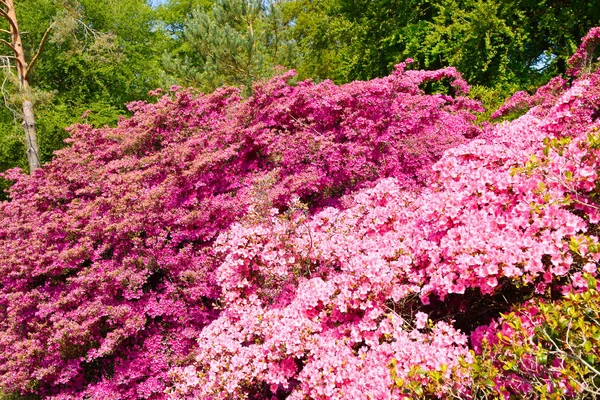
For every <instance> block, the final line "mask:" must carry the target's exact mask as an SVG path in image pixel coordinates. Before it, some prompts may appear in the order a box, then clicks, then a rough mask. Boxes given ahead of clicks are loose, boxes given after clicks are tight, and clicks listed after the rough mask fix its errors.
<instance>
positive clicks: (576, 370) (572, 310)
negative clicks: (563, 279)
mask: <svg viewBox="0 0 600 400" xmlns="http://www.w3.org/2000/svg"><path fill="white" fill-rule="evenodd" d="M586 279H587V282H586ZM573 284H574V286H576V289H575V291H571V292H569V293H568V294H567V295H566V296H565V298H563V299H561V300H559V301H556V302H546V301H541V300H539V299H535V300H534V301H531V302H528V303H526V304H523V305H522V306H519V307H518V308H516V310H514V311H512V312H511V313H509V314H507V315H503V316H502V317H501V318H500V319H499V320H498V321H494V322H492V323H491V324H490V325H487V326H481V327H480V328H478V329H477V330H476V331H475V332H473V334H472V335H471V340H472V342H473V347H474V349H475V351H476V353H477V356H476V358H475V363H474V365H473V367H471V369H472V370H473V372H474V373H473V374H472V376H473V380H474V382H473V385H472V389H471V390H472V391H473V393H474V394H477V395H478V396H480V397H484V396H485V395H488V396H503V397H507V396H509V395H513V396H519V397H522V398H524V397H529V398H538V397H541V398H573V397H577V395H579V396H580V397H586V396H587V397H589V398H593V397H596V396H598V394H599V393H600V298H599V297H598V291H597V289H596V285H597V283H596V280H595V279H594V278H592V277H591V276H590V275H587V274H584V275H583V276H581V273H578V274H577V275H576V276H574V279H573ZM588 286H589V287H588Z"/></svg>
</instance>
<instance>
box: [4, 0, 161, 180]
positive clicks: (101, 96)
mask: <svg viewBox="0 0 600 400" xmlns="http://www.w3.org/2000/svg"><path fill="white" fill-rule="evenodd" d="M14 4H15V8H16V13H17V16H18V19H19V28H20V29H21V31H24V32H25V33H23V34H22V45H23V52H24V54H25V57H26V59H27V60H29V59H31V58H32V57H33V56H34V55H35V54H36V52H37V50H38V46H39V43H40V41H41V40H42V37H43V36H44V33H45V31H46V29H47V27H49V26H53V29H52V31H51V32H50V33H49V34H48V35H47V38H46V41H45V46H44V48H43V51H42V53H41V54H40V56H39V57H38V58H37V62H36V63H35V68H33V69H31V72H30V74H29V76H28V83H29V89H30V99H31V102H32V103H33V106H34V107H35V123H36V134H37V140H38V145H39V152H38V156H39V160H40V163H41V164H44V163H46V162H48V161H50V160H51V159H52V157H53V152H54V151H55V150H57V149H60V148H62V147H64V146H65V143H64V139H65V138H67V136H68V134H67V133H66V131H65V128H66V127H68V126H69V125H71V124H73V123H77V122H81V121H82V119H81V115H82V114H84V113H85V114H86V115H87V117H86V118H85V121H86V122H88V123H91V124H94V125H96V126H103V125H105V124H110V125H113V124H115V123H116V122H117V120H118V117H119V116H120V115H123V114H128V111H127V108H126V107H125V104H126V103H129V102H131V101H134V100H140V99H145V98H148V91H149V90H152V89H155V88H156V87H157V86H159V84H160V81H159V77H160V61H161V58H160V56H161V54H162V53H163V51H164V49H165V48H166V47H165V46H166V41H167V38H166V37H165V36H164V35H163V32H162V31H159V30H157V29H156V25H157V23H156V21H157V15H156V12H155V11H154V10H153V9H152V8H151V7H150V6H149V5H147V4H146V1H145V0H122V1H108V0H106V1H95V0H26V1H24V0H14ZM11 56H12V54H11ZM6 61H7V62H8V61H10V63H11V65H13V67H11V69H10V70H9V69H8V68H6V69H5V72H10V71H13V72H15V73H14V74H11V73H9V74H7V75H6V76H7V77H9V78H10V79H7V80H6V81H5V84H4V85H2V88H1V90H2V94H3V95H4V99H5V105H6V106H8V107H10V109H12V110H13V111H15V110H17V109H18V110H19V112H18V113H15V112H11V111H10V110H9V108H8V107H2V111H1V112H0V170H5V169H7V168H10V167H15V166H19V167H22V168H26V166H27V164H28V163H27V160H26V159H25V150H26V147H25V146H24V140H23V139H22V136H23V134H22V128H21V127H20V126H17V124H15V120H16V118H19V120H20V116H21V115H22V112H21V101H20V98H21V96H20V95H19V85H18V79H17V77H16V71H15V69H14V64H15V61H14V60H13V59H10V60H9V59H6ZM13 76H14V78H12V77H13ZM87 110H91V112H89V113H86V111H87ZM19 154H22V155H23V156H20V157H18V156H17V155H19Z"/></svg>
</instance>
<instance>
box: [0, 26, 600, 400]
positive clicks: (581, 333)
mask: <svg viewBox="0 0 600 400" xmlns="http://www.w3.org/2000/svg"><path fill="white" fill-rule="evenodd" d="M599 32H600V30H599V29H595V30H592V31H591V32H590V34H589V35H588V37H586V38H585V39H584V44H583V46H582V49H583V50H580V51H579V52H578V53H577V54H576V56H575V58H574V61H573V66H574V70H573V74H575V75H574V76H575V77H574V78H573V80H572V82H569V81H567V80H565V79H563V78H556V79H554V80H553V81H551V82H550V83H549V84H548V85H546V86H545V87H543V88H540V90H539V91H538V92H537V93H536V94H535V95H532V96H530V95H528V94H525V93H520V94H517V95H516V96H515V97H514V98H513V99H511V100H510V101H509V102H507V104H506V105H505V107H503V108H502V109H501V110H499V112H498V113H497V116H502V115H507V113H510V112H511V111H513V110H515V109H516V110H517V111H520V112H524V111H527V112H526V114H524V115H523V116H521V117H520V118H518V119H515V120H513V121H511V122H503V123H496V124H487V125H485V126H484V127H483V128H479V127H477V126H476V125H475V124H474V120H475V117H474V115H473V112H475V111H481V107H480V105H479V104H478V103H477V102H475V101H473V100H469V99H468V98H466V97H465V96H464V95H465V94H466V93H467V90H468V87H467V85H466V83H465V82H464V81H463V80H462V79H461V77H460V75H459V74H458V73H457V72H456V71H455V70H454V69H445V70H441V71H432V72H426V71H411V70H406V64H400V65H399V66H398V67H397V69H396V71H395V72H394V73H393V74H392V75H391V76H389V77H386V78H382V79H376V80H372V81H368V82H354V83H351V84H348V85H343V86H336V85H334V84H332V83H331V82H323V83H321V84H313V83H312V82H310V81H307V82H299V83H292V78H293V74H291V73H288V74H284V75H282V76H280V77H276V78H274V79H272V80H270V81H268V82H263V83H260V84H257V85H256V87H255V88H254V92H253V93H254V94H253V95H252V96H251V97H250V98H248V99H242V98H241V97H240V95H239V92H238V91H237V90H235V89H232V88H223V89H219V90H217V91H216V92H214V93H213V94H209V95H203V94H193V93H192V92H190V91H188V90H180V89H178V88H174V89H173V90H172V91H171V92H170V93H168V94H167V95H164V96H162V97H160V98H159V99H158V101H157V102H156V103H155V104H148V103H134V104H132V105H131V109H132V110H133V111H134V112H135V114H134V116H133V117H132V118H131V119H127V120H122V121H121V122H120V123H119V125H118V126H117V127H116V128H104V129H92V128H90V127H89V126H85V125H79V126H75V127H73V128H72V131H71V135H72V138H71V142H72V145H71V147H69V148H68V149H65V150H62V151H60V152H59V153H58V154H57V155H56V157H55V159H54V161H53V162H52V163H50V164H48V165H47V166H45V167H44V168H43V169H41V170H39V171H36V173H35V174H34V175H33V176H31V177H29V176H26V175H24V174H22V173H20V172H19V171H16V170H13V171H9V172H8V173H7V174H6V175H5V176H6V177H7V178H9V179H11V180H13V181H14V182H15V183H14V185H13V186H12V188H11V190H10V193H9V195H10V201H8V202H4V203H1V204H0V388H2V389H3V390H4V391H15V392H19V393H22V394H36V395H40V396H43V397H45V398H54V399H72V398H76V399H77V398H79V399H83V398H86V399H87V398H92V399H136V398H146V399H160V398H168V397H171V398H177V399H180V398H198V399H273V398H276V399H278V398H289V399H369V398H371V399H373V398H377V399H392V398H418V397H426V398H431V397H437V398H447V397H451V396H457V397H459V398H476V397H478V396H479V395H481V393H484V394H485V395H491V396H504V397H509V396H510V395H511V394H522V393H527V395H529V396H531V397H535V396H538V397H540V396H548V395H554V396H557V395H562V396H567V397H569V396H571V397H576V396H579V395H583V394H584V393H593V391H594V390H597V387H595V386H594V384H595V381H594V379H596V378H597V375H594V371H598V370H599V367H598V359H597V358H585V357H581V356H578V357H579V359H580V360H583V361H584V362H586V363H587V364H581V363H580V364H576V363H575V364H573V363H571V364H569V360H571V358H570V357H571V356H573V354H572V353H570V351H571V349H572V348H575V349H584V350H585V349H586V348H587V347H586V346H588V345H586V344H585V343H586V340H588V339H587V337H588V335H597V330H593V329H592V328H590V325H591V322H590V319H589V318H597V314H595V315H596V316H594V315H593V314H592V317H589V316H588V314H586V313H585V312H583V314H582V312H581V307H584V306H585V305H586V302H590V301H591V300H590V299H593V300H594V301H595V299H596V298H597V292H595V290H596V288H595V287H593V286H594V285H595V283H594V284H591V283H589V282H593V279H592V276H594V275H596V274H597V266H598V261H599V260H600V244H599V243H598V229H597V226H598V223H599V222H600V212H599V210H600V206H599V204H600V202H599V201H598V199H599V197H598V196H599V195H600V186H599V185H598V169H599V165H600V72H599V71H596V72H592V69H591V67H590V66H591V65H592V64H593V63H592V61H590V57H589V54H592V52H593V47H594V44H595V43H596V41H597V40H596V39H597V37H598V35H599ZM581 60H584V62H583V61H581ZM582 62H583V64H582ZM584 64H585V65H584ZM431 81H434V82H438V81H442V82H443V83H444V84H445V83H449V90H448V93H437V94H427V93H426V91H425V89H423V88H424V87H425V86H426V84H427V83H428V82H431ZM440 86H443V85H440ZM428 90H429V87H428ZM157 94H158V92H157ZM586 279H587V280H588V281H589V282H588V283H586ZM561 293H571V295H570V296H572V297H571V300H568V299H567V300H564V299H562V298H561ZM586 293H587V294H586ZM573 296H574V297H573ZM577 296H581V297H577ZM585 296H587V297H585ZM586 298H587V299H588V300H586ZM582 299H583V300H582ZM543 304H549V305H550V306H548V307H546V308H544V307H545V306H543ZM590 304H592V303H590ZM593 304H595V303H593ZM577 307H579V308H577ZM592 309H593V308H592ZM537 310H541V311H537ZM553 310H554V311H553ZM569 310H575V311H569ZM511 311H512V314H511V313H510V312H511ZM501 312H504V313H505V314H502V315H501ZM553 312H554V313H555V314H558V315H562V314H563V313H567V315H569V314H568V313H571V314H572V315H571V319H565V321H566V325H564V326H562V325H561V326H559V327H558V328H560V329H559V330H557V329H555V331H556V332H557V333H556V335H554V334H551V335H550V336H549V338H550V339H548V338H546V337H542V336H540V337H539V338H540V341H538V343H533V344H529V343H526V340H527V339H528V338H529V337H530V336H531V335H532V332H533V333H535V330H534V327H533V325H535V323H537V322H539V323H542V322H543V323H548V324H552V318H549V317H547V315H552V313H553ZM586 318H588V319H586ZM516 321H519V322H516ZM577 321H580V322H577ZM575 323H577V324H579V325H577V327H575V326H573V327H571V325H569V324H575ZM511 324H513V325H514V328H511V329H512V330H510V329H508V328H507V327H511ZM576 328H577V329H576ZM553 329H554V328H553ZM566 330H569V331H573V332H575V331H577V340H576V342H575V343H571V342H569V340H568V339H567V338H565V339H564V340H563V341H562V342H561V343H563V344H564V343H566V344H568V345H569V346H571V347H570V348H569V347H565V346H566V345H565V346H563V347H561V348H560V349H559V348H558V346H555V347H551V344H549V343H550V342H549V341H548V340H557V339H556V338H558V337H559V336H560V335H561V334H564V333H565V332H566ZM543 332H549V331H548V330H545V331H543ZM563 336H564V335H563ZM494 338H498V341H497V340H496V339H494ZM561 338H562V337H561ZM592 339H593V340H596V342H591V343H597V340H598V339H597V338H596V337H593V338H592ZM561 340H562V339H561ZM590 340H591V339H590ZM557 343H558V342H557ZM578 346H579V347H578ZM559 350H560V351H559ZM577 351H578V350H577ZM550 353H551V354H550ZM594 354H595V353H594ZM544 355H545V356H546V358H547V359H546V360H545V359H544ZM511 357H512V358H511ZM518 358H520V359H521V360H522V361H519V360H517V359H518ZM550 358H551V360H550V361H549V359H550ZM515 360H517V361H515ZM511 362H512V364H511ZM560 368H563V370H564V371H576V373H577V374H578V375H576V376H575V377H574V378H573V379H576V382H574V383H573V382H571V380H569V379H568V378H566V377H565V376H566V375H567V373H563V372H561V371H563V370H560V371H557V370H556V369H560ZM586 368H587V369H586ZM515 369H516V370H515ZM561 374H562V375H561ZM544 391H545V392H544Z"/></svg>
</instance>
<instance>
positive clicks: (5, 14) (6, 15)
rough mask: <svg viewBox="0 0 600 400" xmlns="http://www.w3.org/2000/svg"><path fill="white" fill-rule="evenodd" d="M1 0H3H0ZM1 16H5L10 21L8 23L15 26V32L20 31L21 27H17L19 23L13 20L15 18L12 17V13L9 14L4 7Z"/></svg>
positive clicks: (12, 26) (0, 11)
mask: <svg viewBox="0 0 600 400" xmlns="http://www.w3.org/2000/svg"><path fill="white" fill-rule="evenodd" d="M0 1H1V0H0ZM2 4H4V2H2ZM0 16H1V17H2V18H4V19H5V20H7V21H8V23H9V24H10V26H11V28H13V30H14V31H15V32H18V31H19V28H17V24H15V21H13V19H12V18H11V17H10V15H8V13H7V12H6V11H4V10H3V9H1V8H0ZM11 35H12V33H11Z"/></svg>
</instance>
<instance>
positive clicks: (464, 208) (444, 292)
mask: <svg viewBox="0 0 600 400" xmlns="http://www.w3.org/2000/svg"><path fill="white" fill-rule="evenodd" d="M595 34H596V31H592V32H591V33H590V35H595ZM584 43H585V42H584ZM532 98H533V99H534V100H535V101H532V102H531V104H529V105H528V106H529V107H533V108H531V109H530V110H529V111H528V112H527V114H525V115H524V116H522V117H521V118H519V119H517V120H514V121H512V122H504V123H501V124H498V125H489V126H487V128H486V131H485V133H484V134H483V135H482V136H481V137H480V138H478V139H475V140H473V141H471V142H470V143H466V144H463V145H460V146H456V147H454V148H452V149H449V150H447V151H446V152H445V154H444V155H443V156H442V158H441V159H440V160H439V161H438V162H437V163H435V164H434V165H433V168H432V174H431V175H430V177H429V184H428V186H427V187H425V188H423V189H422V190H420V191H419V192H418V193H415V192H410V191H406V190H405V189H404V188H403V185H402V184H401V183H399V182H398V180H396V179H395V178H393V177H392V178H387V179H382V180H380V181H379V182H378V184H377V185H376V186H375V187H373V188H367V189H362V190H360V191H359V192H358V193H357V194H355V195H354V196H353V202H352V204H351V205H350V206H348V207H347V208H345V209H341V208H339V207H338V208H326V209H324V210H322V211H320V212H318V213H316V214H315V215H309V214H307V213H305V212H303V209H302V204H296V206H295V207H292V208H291V209H289V210H288V212H286V213H283V214H282V213H279V212H277V211H276V210H274V211H273V212H272V215H271V216H270V217H269V218H268V219H266V220H264V221H263V222H262V223H260V222H258V223H257V221H255V220H252V221H249V222H246V221H240V222H236V223H235V224H234V225H233V226H232V227H231V228H230V229H229V230H228V231H227V232H224V233H222V234H221V235H220V236H219V238H218V239H217V242H216V246H215V249H216V251H217V252H218V254H220V255H221V256H222V257H223V260H224V261H223V263H222V264H221V265H219V267H218V270H217V275H216V277H217V281H218V282H219V284H220V286H221V287H222V290H223V294H222V296H221V299H222V302H223V303H222V309H223V311H222V313H221V314H220V315H219V317H218V318H217V319H216V320H215V321H213V322H212V323H211V324H210V325H209V326H207V327H206V328H205V329H203V331H202V333H201V334H200V336H199V338H198V349H197V350H196V359H195V361H194V362H192V363H190V364H188V365H184V366H178V367H175V368H174V369H173V372H172V376H173V380H174V385H173V387H172V388H171V389H170V393H171V395H172V397H173V398H186V397H189V398H202V399H208V398H210V399H229V398H236V399H252V398H289V399H308V398H310V399H373V398H377V399H392V398H415V397H417V398H418V397H426V398H427V397H428V396H433V397H440V398H447V397H451V396H457V397H458V398H477V397H478V396H482V395H483V396H489V395H492V396H499V397H505V398H509V397H510V396H511V395H513V396H514V395H517V396H520V395H527V396H530V397H542V398H543V396H555V397H556V396H565V397H576V396H580V395H581V396H583V395H585V394H590V393H592V394H593V393H597V390H598V382H597V380H598V379H599V378H600V375H599V374H598V370H599V368H598V364H599V363H598V358H597V356H596V355H595V353H593V354H592V355H593V357H595V358H589V359H588V358H585V357H584V356H582V355H581V354H582V353H581V352H580V353H577V354H575V356H578V357H579V358H580V359H581V360H584V361H583V364H581V365H579V369H577V368H576V367H573V363H571V362H570V360H571V358H570V357H573V354H572V353H573V352H576V351H581V349H587V348H588V347H589V346H588V345H586V344H585V343H586V340H587V341H588V342H589V343H590V344H592V345H593V343H595V341H596V342H597V340H598V338H597V337H596V336H597V335H598V333H597V329H596V330H594V329H592V328H591V327H592V326H593V325H594V324H596V323H597V309H594V308H593V307H592V304H590V307H592V308H591V311H590V312H591V313H592V314H590V315H591V317H590V318H591V319H590V318H588V319H585V318H583V317H581V315H582V313H583V314H585V315H587V314H586V312H585V311H583V312H582V311H581V309H580V308H579V309H577V308H575V307H585V306H586V302H585V301H581V300H579V301H578V303H577V304H576V305H571V309H570V308H569V307H568V306H565V305H564V304H559V303H557V305H556V306H555V314H558V315H561V313H563V312H566V313H569V312H570V313H571V318H570V319H569V318H567V317H568V316H569V314H567V317H561V318H562V320H564V324H563V322H560V323H561V324H563V325H561V329H562V332H563V333H562V335H563V336H564V335H565V333H564V332H565V331H566V330H567V329H571V330H572V331H573V332H575V331H576V332H577V337H576V339H573V340H575V344H574V345H572V346H578V347H577V349H579V350H570V349H569V348H568V347H567V346H569V345H571V344H570V342H568V340H569V339H568V337H567V338H566V339H565V341H564V342H561V343H566V344H564V345H563V349H562V352H561V351H558V350H556V349H552V348H549V347H548V340H552V339H544V340H545V343H546V344H545V345H540V344H538V345H536V346H537V347H535V348H533V347H528V345H527V340H528V339H529V337H530V336H531V335H530V333H531V332H533V331H532V329H533V326H534V325H535V323H536V322H535V321H536V319H535V317H531V315H532V313H533V315H535V312H534V311H533V309H526V310H525V311H520V312H519V311H518V310H520V307H521V306H520V303H521V302H525V301H526V300H527V299H529V298H534V299H537V300H536V301H540V299H543V301H547V302H552V301H554V300H555V299H557V298H560V293H561V292H562V293H569V292H574V293H575V292H578V291H581V290H582V288H583V287H586V286H587V285H586V284H584V280H583V278H582V274H588V276H589V274H592V275H595V274H597V266H598V261H599V260H600V246H599V244H598V237H597V224H598V222H599V221H600V214H599V210H600V207H599V205H598V204H599V202H598V195H599V190H600V189H599V186H598V175H597V173H598V172H597V171H598V169H599V166H600V157H599V156H600V119H599V117H600V72H594V73H586V74H581V75H579V76H578V77H577V79H576V80H575V81H574V82H573V83H572V84H571V85H569V84H568V82H566V81H564V80H562V79H560V78H558V79H555V80H553V81H552V82H551V83H550V84H549V85H548V86H546V87H544V88H542V89H540V91H539V92H538V93H537V94H536V95H535V96H532ZM594 285H595V284H594ZM591 290H592V291H594V290H595V288H592V289H591ZM590 293H593V294H590ZM590 293H588V294H587V295H585V296H587V298H588V299H589V298H590V296H591V297H592V298H595V296H597V294H595V293H596V292H590ZM498 298H503V299H504V301H505V303H504V304H500V305H498V304H495V302H497V300H496V299H498ZM585 298H586V297H584V298H583V299H585ZM481 302H483V303H484V307H481V305H480V304H479V303H481ZM512 303H516V305H515V306H514V307H515V310H516V311H515V312H517V316H515V314H514V313H513V314H512V316H505V317H503V318H501V320H500V322H499V323H498V322H495V319H494V317H498V311H499V310H500V311H509V310H510V309H511V304H512ZM594 304H595V303H594ZM486 306H487V308H488V310H487V312H483V313H481V314H480V315H474V316H473V315H470V314H472V313H475V312H477V311H479V310H481V309H482V308H483V309H484V310H485V308H486ZM495 307H496V309H495V310H494V308H495ZM542 309H543V310H545V311H544V312H546V313H549V311H548V310H549V309H548V308H542ZM569 310H570V311H569ZM594 313H595V314H594ZM546 315H548V314H546ZM550 315H551V314H550ZM594 315H595V316H594ZM539 318H540V321H542V320H543V321H547V322H548V323H550V324H551V323H552V320H551V319H550V318H549V317H541V316H540V317H539ZM576 318H579V319H576ZM515 319H518V320H519V321H521V322H520V324H521V325H519V326H520V327H526V326H528V328H525V330H524V331H523V332H521V331H519V330H514V329H513V330H512V331H511V330H505V329H504V328H502V329H501V328H500V326H502V327H504V326H507V325H506V324H509V323H511V321H514V320H515ZM532 320H533V322H531V321H532ZM503 321H506V322H503ZM459 323H460V324H461V325H463V326H464V327H465V329H468V330H469V331H472V332H473V333H472V335H471V341H470V343H469V341H468V338H467V336H466V335H465V333H461V332H460V331H458V330H457V328H456V325H458V324H459ZM527 324H529V325H527ZM577 324H578V325H577ZM571 325H572V326H571ZM527 329H530V330H531V332H529V331H527ZM483 332H487V333H483ZM496 332H498V335H496ZM594 332H595V333H594ZM588 334H589V335H596V336H594V337H590V338H587V336H586V335H588ZM566 335H567V336H568V334H566ZM496 336H498V337H499V338H501V340H502V341H503V342H502V343H503V344H504V345H505V347H508V350H506V349H505V348H504V347H501V346H499V345H497V344H496V343H497V341H494V340H493V339H494V338H495V337H496ZM482 337H486V338H488V339H486V341H485V342H482ZM573 337H575V334H573ZM490 346H491V347H490ZM494 346H495V347H494ZM544 346H546V347H544ZM586 346H587V347H586ZM540 349H541V350H540ZM543 349H546V350H548V349H549V350H550V351H551V352H552V363H551V364H548V362H547V361H544V359H543V358H540V359H539V360H537V359H536V355H539V354H542V355H543V354H545V353H543ZM565 349H566V350H565ZM507 353H509V354H511V356H512V357H513V359H514V360H517V361H514V360H513V362H512V364H510V363H508V362H507V361H506V360H507V358H508V357H507V356H506V354H507ZM495 359H496V360H497V361H494V360H495ZM519 359H520V361H518V360H519ZM590 360H591V361H590ZM585 362H587V364H585ZM569 365H570V367H568V366H569ZM483 367H486V368H487V370H486V371H484V372H485V373H484V372H482V369H483ZM561 367H563V369H560V368H561ZM573 368H575V369H573ZM574 370H575V371H578V375H577V376H573V377H569V372H573V371H574ZM571 378H572V380H570V379H571ZM483 389H485V390H483ZM546 398H547V397H546Z"/></svg>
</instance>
